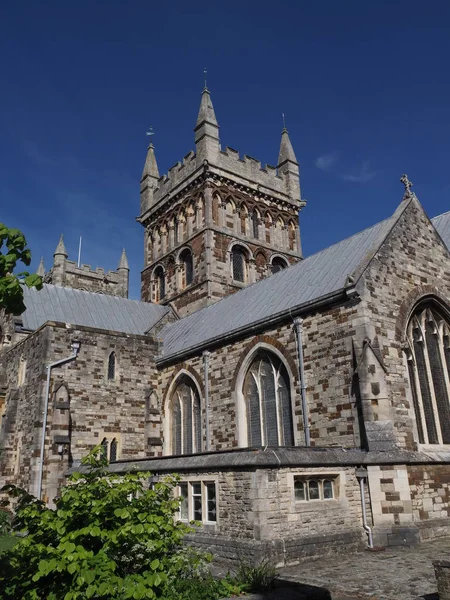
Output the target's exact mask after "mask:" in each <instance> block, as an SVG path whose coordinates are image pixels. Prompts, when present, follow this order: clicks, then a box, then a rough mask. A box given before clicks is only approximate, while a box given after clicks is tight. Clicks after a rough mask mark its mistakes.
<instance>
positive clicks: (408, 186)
mask: <svg viewBox="0 0 450 600" xmlns="http://www.w3.org/2000/svg"><path fill="white" fill-rule="evenodd" d="M400 181H401V183H403V185H404V186H405V194H406V195H407V196H410V195H411V193H412V192H411V188H412V186H413V184H412V182H411V181H410V180H409V178H408V175H406V173H405V174H404V175H402V176H401V177H400Z"/></svg>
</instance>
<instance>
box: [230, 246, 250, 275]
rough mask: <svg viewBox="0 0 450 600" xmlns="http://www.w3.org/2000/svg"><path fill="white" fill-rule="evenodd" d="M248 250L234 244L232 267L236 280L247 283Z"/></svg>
mask: <svg viewBox="0 0 450 600" xmlns="http://www.w3.org/2000/svg"><path fill="white" fill-rule="evenodd" d="M246 259H247V252H246V251H245V249H244V248H242V247H241V246H233V249H232V250H231V268H232V273H233V279H234V281H240V282H242V283H245V281H246V279H247V267H246V262H247V261H246Z"/></svg>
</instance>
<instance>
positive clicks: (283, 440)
mask: <svg viewBox="0 0 450 600" xmlns="http://www.w3.org/2000/svg"><path fill="white" fill-rule="evenodd" d="M243 395H244V400H245V407H246V414H247V442H248V445H249V446H266V445H269V446H293V445H294V428H293V419H292V405H291V393H290V382H289V376H288V373H287V370H286V367H285V366H284V364H283V363H282V362H281V360H280V359H279V358H278V357H277V356H275V355H274V354H272V353H269V352H259V353H258V354H257V355H256V357H255V358H254V360H253V362H252V364H251V365H250V368H249V369H248V371H247V374H246V376H245V380H244V387H243Z"/></svg>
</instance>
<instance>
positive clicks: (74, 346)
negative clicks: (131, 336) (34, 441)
mask: <svg viewBox="0 0 450 600" xmlns="http://www.w3.org/2000/svg"><path fill="white" fill-rule="evenodd" d="M71 348H72V351H73V352H72V354H71V355H70V356H68V357H67V358H62V359H61V360H57V361H56V362H54V363H51V364H49V365H47V366H46V369H47V384H46V386H45V401H44V418H43V422H42V438H41V453H40V457H39V471H38V489H37V492H38V493H37V495H38V499H39V500H41V499H42V474H43V472H44V449H45V430H46V428H47V413H48V401H49V397H50V377H51V373H52V369H54V368H55V367H59V366H60V365H65V364H66V363H68V362H71V361H72V360H75V359H76V357H77V356H78V351H79V350H80V342H72V344H71Z"/></svg>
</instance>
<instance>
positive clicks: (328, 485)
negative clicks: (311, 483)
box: [323, 479, 333, 500]
mask: <svg viewBox="0 0 450 600" xmlns="http://www.w3.org/2000/svg"><path fill="white" fill-rule="evenodd" d="M323 497H324V498H325V499H326V500H328V499H329V498H333V482H332V481H330V480H328V479H326V480H325V481H324V482H323Z"/></svg>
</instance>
